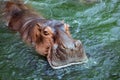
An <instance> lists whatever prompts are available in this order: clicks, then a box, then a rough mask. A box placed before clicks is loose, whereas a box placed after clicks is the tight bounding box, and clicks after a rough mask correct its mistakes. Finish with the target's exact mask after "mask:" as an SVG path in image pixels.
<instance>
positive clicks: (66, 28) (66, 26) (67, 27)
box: [64, 23, 71, 36]
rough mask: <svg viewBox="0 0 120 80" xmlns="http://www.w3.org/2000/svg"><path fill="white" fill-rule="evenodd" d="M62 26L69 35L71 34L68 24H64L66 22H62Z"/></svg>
mask: <svg viewBox="0 0 120 80" xmlns="http://www.w3.org/2000/svg"><path fill="white" fill-rule="evenodd" d="M64 27H65V31H66V33H67V34H68V35H69V36H71V35H70V30H69V25H68V24H66V23H64Z"/></svg>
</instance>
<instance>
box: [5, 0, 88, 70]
mask: <svg viewBox="0 0 120 80" xmlns="http://www.w3.org/2000/svg"><path fill="white" fill-rule="evenodd" d="M5 17H6V18H5V19H6V22H7V25H8V27H9V28H10V29H11V30H14V31H17V32H19V33H20V35H21V37H22V39H23V40H24V41H25V42H26V43H28V44H31V45H32V46H33V47H34V48H35V50H36V51H37V52H38V53H39V54H40V55H43V56H45V57H47V60H48V62H49V64H50V66H51V67H52V68H54V69H59V68H63V67H66V66H70V65H74V64H81V63H84V62H86V61H87V60H88V59H87V56H86V54H85V51H84V49H83V46H82V43H81V42H80V40H74V39H73V38H72V37H71V35H70V31H69V25H68V24H66V23H64V22H61V21H57V20H47V19H44V18H43V17H40V16H39V15H38V14H37V13H35V12H33V11H31V10H30V9H29V8H28V7H27V6H26V5H25V4H23V3H21V2H10V1H8V2H6V6H5Z"/></svg>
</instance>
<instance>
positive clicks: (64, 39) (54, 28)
mask: <svg viewBox="0 0 120 80" xmlns="http://www.w3.org/2000/svg"><path fill="white" fill-rule="evenodd" d="M34 30H35V32H37V33H36V34H37V35H36V38H37V44H36V45H35V46H36V51H37V52H38V53H40V54H41V55H44V56H46V57H47V60H48V62H49V64H50V65H51V67H52V68H54V69H59V68H62V67H66V66H70V65H74V64H81V63H84V62H86V61H87V56H86V54H85V51H84V49H83V46H82V43H81V41H80V40H74V39H73V38H72V37H71V35H70V32H69V25H68V24H66V23H63V22H60V21H56V20H48V21H46V22H44V24H41V23H40V24H38V25H37V27H35V29H34ZM37 30H38V31H37Z"/></svg>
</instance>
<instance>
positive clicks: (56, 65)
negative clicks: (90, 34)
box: [47, 40, 88, 69]
mask: <svg viewBox="0 0 120 80" xmlns="http://www.w3.org/2000/svg"><path fill="white" fill-rule="evenodd" d="M47 59H48V62H49V64H50V66H51V67H52V68H53V69H60V68H64V67H67V66H71V65H76V64H82V63H86V62H87V61H88V58H87V56H86V54H85V51H84V49H83V47H82V43H81V42H80V41H79V40H77V41H75V47H74V48H73V49H70V48H65V47H62V46H59V45H56V44H55V45H54V46H53V49H52V50H51V54H50V55H49V56H47Z"/></svg>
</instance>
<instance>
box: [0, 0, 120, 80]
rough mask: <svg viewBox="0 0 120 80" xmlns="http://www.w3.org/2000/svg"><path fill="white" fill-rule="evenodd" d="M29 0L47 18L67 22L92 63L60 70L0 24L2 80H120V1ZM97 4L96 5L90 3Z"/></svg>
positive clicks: (0, 76) (0, 73)
mask: <svg viewBox="0 0 120 80" xmlns="http://www.w3.org/2000/svg"><path fill="white" fill-rule="evenodd" d="M86 1H87V2H85V1H84V0H25V3H29V4H31V5H32V6H33V8H34V9H36V11H38V12H39V13H40V14H41V15H42V16H44V17H45V18H47V19H56V20H64V22H66V23H68V24H69V25H70V31H71V34H72V36H73V38H75V39H79V40H81V41H82V43H83V45H84V48H85V51H86V53H89V54H90V55H91V56H90V58H89V61H88V63H86V64H82V65H74V66H71V67H66V68H63V69H59V70H54V69H52V68H51V67H50V66H49V64H48V62H47V60H46V59H45V58H44V57H42V56H40V55H38V54H37V53H36V52H35V51H34V49H33V48H31V47H29V46H27V45H26V44H25V43H24V42H23V41H22V40H21V38H20V36H19V34H18V33H15V32H12V31H10V30H8V28H7V27H6V26H5V25H4V24H3V22H1V23H0V80H120V62H119V61H120V0H97V2H96V1H95V0H86ZM89 1H95V2H89Z"/></svg>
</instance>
